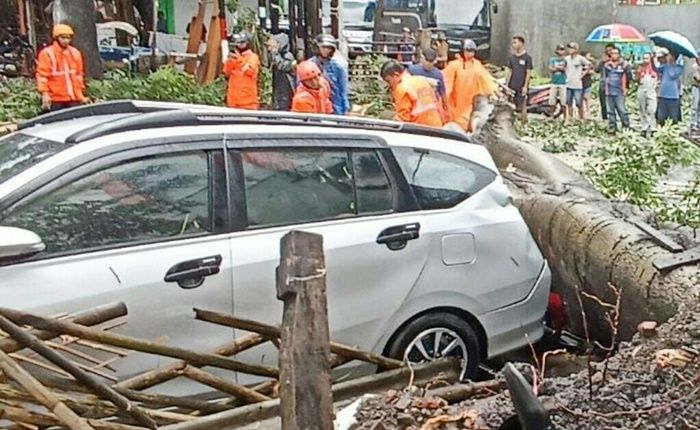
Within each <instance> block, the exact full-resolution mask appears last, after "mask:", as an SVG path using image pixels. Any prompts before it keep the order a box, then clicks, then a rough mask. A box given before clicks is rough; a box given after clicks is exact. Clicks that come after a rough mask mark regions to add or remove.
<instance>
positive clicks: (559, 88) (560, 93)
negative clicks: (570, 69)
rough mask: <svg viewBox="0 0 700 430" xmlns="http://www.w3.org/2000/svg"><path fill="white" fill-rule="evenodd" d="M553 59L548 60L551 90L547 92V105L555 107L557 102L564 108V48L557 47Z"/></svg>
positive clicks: (561, 46) (562, 46)
mask: <svg viewBox="0 0 700 430" xmlns="http://www.w3.org/2000/svg"><path fill="white" fill-rule="evenodd" d="M554 53H555V55H554V57H552V58H550V59H549V72H550V73H551V74H552V77H551V84H552V88H551V89H550V90H549V105H550V106H556V104H557V102H559V104H560V105H561V106H562V108H563V107H565V106H566V58H565V55H566V47H565V46H564V45H557V49H556V50H555V51H554Z"/></svg>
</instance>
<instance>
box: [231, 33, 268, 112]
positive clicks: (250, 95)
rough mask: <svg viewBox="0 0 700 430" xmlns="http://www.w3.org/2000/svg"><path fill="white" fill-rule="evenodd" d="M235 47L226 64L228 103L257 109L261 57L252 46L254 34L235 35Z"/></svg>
mask: <svg viewBox="0 0 700 430" xmlns="http://www.w3.org/2000/svg"><path fill="white" fill-rule="evenodd" d="M232 42H233V47H232V48H233V49H231V53H230V54H229V58H228V60H227V61H226V63H225V64H224V75H225V76H226V77H227V78H228V92H227V94H226V105H227V106H228V107H231V108H237V109H247V110H256V109H258V107H259V104H260V100H259V98H258V74H259V73H260V58H259V57H258V54H256V53H255V52H253V50H252V49H251V47H250V44H251V42H252V36H251V34H250V33H248V32H243V33H239V34H235V35H234V36H233V40H232Z"/></svg>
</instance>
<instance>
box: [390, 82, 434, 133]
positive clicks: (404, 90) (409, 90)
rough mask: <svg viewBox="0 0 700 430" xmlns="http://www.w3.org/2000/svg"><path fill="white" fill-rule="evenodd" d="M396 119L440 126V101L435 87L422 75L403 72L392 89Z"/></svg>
mask: <svg viewBox="0 0 700 430" xmlns="http://www.w3.org/2000/svg"><path fill="white" fill-rule="evenodd" d="M392 94H393V96H394V104H395V105H396V116H395V117H394V118H395V119H396V120H397V121H402V122H410V123H413V124H420V125H427V126H429V127H438V128H439V127H442V125H443V122H442V118H441V117H440V102H439V100H438V98H437V95H436V94H435V89H434V88H433V86H432V85H430V82H428V80H427V79H426V78H424V77H422V76H411V75H410V74H408V73H404V74H403V75H402V76H401V82H400V83H399V84H398V85H396V87H395V88H394V89H393V91H392Z"/></svg>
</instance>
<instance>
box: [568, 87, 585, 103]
mask: <svg viewBox="0 0 700 430" xmlns="http://www.w3.org/2000/svg"><path fill="white" fill-rule="evenodd" d="M574 103H576V106H577V107H581V106H582V103H583V90H582V89H580V88H578V89H576V88H567V89H566V105H567V106H569V107H572V106H573V105H574Z"/></svg>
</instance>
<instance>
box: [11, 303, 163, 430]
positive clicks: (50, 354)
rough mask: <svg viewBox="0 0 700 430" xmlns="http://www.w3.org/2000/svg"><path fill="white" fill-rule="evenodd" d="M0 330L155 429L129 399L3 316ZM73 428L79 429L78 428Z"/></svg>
mask: <svg viewBox="0 0 700 430" xmlns="http://www.w3.org/2000/svg"><path fill="white" fill-rule="evenodd" d="M74 325H75V326H76V327H82V326H79V325H77V324H74ZM0 329H1V330H3V331H4V332H5V333H7V334H9V335H10V336H12V338H14V339H15V340H16V341H18V342H19V343H20V344H21V345H23V346H25V347H26V348H30V349H31V350H32V351H34V352H36V353H37V354H39V355H41V356H42V357H44V358H45V359H47V360H48V361H50V362H51V363H53V364H55V365H56V366H58V367H60V368H61V369H63V370H65V371H66V372H68V373H70V374H71V376H73V377H74V378H75V379H76V380H77V381H78V382H80V383H81V384H83V385H85V386H86V387H88V388H90V389H91V390H93V391H94V392H95V394H97V395H99V396H100V397H101V398H103V399H105V400H109V401H110V402H112V403H114V405H115V406H116V407H117V408H119V410H120V411H122V412H123V413H124V414H126V415H131V416H132V417H133V418H134V419H135V420H136V422H138V423H139V424H141V425H143V426H145V427H148V428H151V429H155V428H156V424H155V422H153V420H152V419H151V418H150V417H148V415H146V414H145V413H144V411H143V409H141V408H140V407H138V406H136V405H134V404H132V403H131V402H130V401H129V399H127V398H126V397H124V396H122V395H121V394H119V393H117V392H116V391H114V390H113V389H112V388H110V387H109V386H108V385H107V384H105V383H104V382H102V381H101V380H99V379H97V378H95V377H93V376H92V375H90V374H88V373H87V372H85V371H83V370H82V369H80V368H79V367H78V366H77V365H76V364H75V363H73V362H71V361H70V360H68V359H66V358H65V357H63V356H62V355H60V354H59V353H58V352H56V351H54V350H53V349H51V348H49V347H48V346H46V345H44V344H43V343H42V341H41V340H39V339H37V338H36V336H33V335H31V334H29V333H27V332H26V331H24V330H22V329H21V328H20V327H18V326H17V325H15V324H14V323H13V322H12V321H10V320H9V319H7V318H6V317H4V316H0ZM48 329H49V330H51V331H56V330H53V329H51V328H48ZM3 354H4V353H3ZM75 428H76V429H79V428H80V427H75ZM88 428H89V427H85V429H88Z"/></svg>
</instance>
